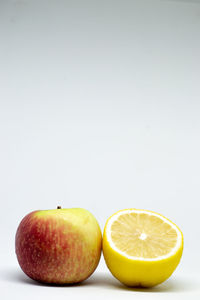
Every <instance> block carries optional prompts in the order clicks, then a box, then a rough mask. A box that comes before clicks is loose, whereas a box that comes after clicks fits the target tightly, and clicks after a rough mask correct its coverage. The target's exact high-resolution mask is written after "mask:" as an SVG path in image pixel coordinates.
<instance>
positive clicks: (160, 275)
mask: <svg viewBox="0 0 200 300" xmlns="http://www.w3.org/2000/svg"><path fill="white" fill-rule="evenodd" d="M182 251H183V235H182V232H181V230H180V229H179V228H178V227H177V226H176V225H175V224H174V223H172V222H171V221H169V220H168V219H167V218H165V217H164V216H161V215H160V214H157V213H154V212H150V211H147V210H137V209H127V210H122V211H119V212H117V213H115V214H114V215H112V216H111V217H110V218H109V219H108V221H107V222H106V225H105V228H104V234H103V254H104V258H105V261H106V264H107V266H108V268H109V269H110V271H111V273H112V274H113V275H114V276H115V277H116V278H117V279H119V280H120V281H121V282H122V283H124V284H126V285H128V286H145V287H151V286H154V285H156V284H159V283H161V282H163V281H164V280H166V279H167V278H168V277H169V276H170V275H171V274H172V273H173V271H174V270H175V269H176V267H177V265H178V263H179V261H180V258H181V256H182Z"/></svg>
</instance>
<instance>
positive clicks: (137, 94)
mask: <svg viewBox="0 0 200 300" xmlns="http://www.w3.org/2000/svg"><path fill="white" fill-rule="evenodd" d="M199 81H200V1H181V0H180V1H173V0H171V1H170V0H169V1H167V0H166V1H164V0H163V1H162V0H160V1H159V0H157V1H156V0H154V1H153V0H152V1H151V0H146V1H144V0H140V1H139V0H138V1H134V0H123V1H122V0H120V1H119V0H117V1H114V0H107V1H104V0H101V1H96V0H91V1H88V0H84V1H81V0H80V1H76V0H74V1H72V0H71V1H68V0H66V1H64V0H63V1H61V0H57V1H45V0H43V1H41V0H34V1H31V0H30V1H28V0H13V1H11V0H7V1H6V0H5V1H4V0H1V1H0V201H1V210H0V236H1V251H0V260H1V261H0V265H1V269H0V278H1V293H3V295H4V298H3V299H14V297H15V298H16V299H27V298H29V299H33V298H34V299H35V298H36V297H37V298H38V295H39V296H41V297H42V296H43V297H45V298H48V299H55V298H58V297H59V299H66V298H67V297H73V298H76V297H77V298H80V297H81V298H84V299H85V298H87V299H88V298H91V299H92V298H94V297H95V298H98V297H99V298H102V297H106V298H109V299H110V298H111V297H116V298H121V299H122V298H123V299H124V297H126V298H127V299H129V298H131V299H132V298H133V297H134V298H135V299H136V298H137V297H138V298H140V299H141V298H142V299H143V298H148V299H151V298H152V299H160V297H161V296H162V297H163V298H165V299H169V297H172V296H174V297H175V298H176V299H178V298H179V297H180V298H181V299H183V297H184V295H185V297H186V298H188V297H189V296H191V295H192V297H193V298H192V299H198V297H199V295H200V288H199V286H200V273H199V268H200V260H199V251H200V242H199V236H200V226H199V209H200V204H199V200H200V84H199V83H200V82H199ZM57 205H61V206H62V207H84V208H86V209H88V210H90V211H91V212H92V213H93V214H94V215H95V216H96V218H97V220H98V221H99V223H100V226H101V228H102V230H103V227H104V224H105V222H106V219H107V218H108V217H109V216H110V215H111V214H113V213H114V212H116V211H117V210H119V209H123V208H131V207H135V208H144V209H149V210H153V211H156V212H160V213H162V214H163V215H165V216H166V217H168V218H169V219H171V220H173V221H174V222H175V223H177V225H179V227H180V228H181V229H182V231H183V233H184V237H185V248H184V254H183V258H182V261H181V264H180V265H179V267H178V269H177V270H176V272H175V273H174V275H173V276H172V278H171V279H169V280H168V281H167V282H165V283H164V284H162V285H160V286H158V287H157V288H155V289H153V290H138V289H137V290H135V289H132V290H131V289H127V288H125V287H123V286H122V285H121V284H120V283H118V282H117V280H115V279H114V278H113V277H112V275H111V274H110V273H109V271H108V270H107V268H106V266H105V263H104V261H103V258H102V259H101V262H100V264H99V267H98V269H97V270H96V272H95V273H94V274H93V275H92V276H91V278H90V279H88V280H87V281H85V282H84V283H83V284H81V285H80V286H73V287H62V288H56V287H47V286H43V285H39V284H37V283H34V282H33V281H32V280H29V279H28V278H27V277H26V276H25V275H24V274H23V273H22V271H21V270H20V268H19V266H18V263H17V260H16V257H15V250H14V238H15V232H16V229H17V226H18V224H19V222H20V220H21V219H22V218H23V217H24V216H25V215H26V214H27V213H29V212H30V211H33V210H38V209H51V208H56V207H57ZM186 298H184V299H186Z"/></svg>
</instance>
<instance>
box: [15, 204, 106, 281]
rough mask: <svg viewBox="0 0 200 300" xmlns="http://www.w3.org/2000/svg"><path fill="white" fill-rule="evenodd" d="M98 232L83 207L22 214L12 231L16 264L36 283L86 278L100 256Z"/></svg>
mask: <svg viewBox="0 0 200 300" xmlns="http://www.w3.org/2000/svg"><path fill="white" fill-rule="evenodd" d="M101 244H102V234H101V230H100V227H99V224H98V222H97V220H96V219H95V217H94V216H93V215H92V214H91V213H90V212H89V211H87V210H86V209H83V208H68V209H62V208H61V207H60V206H58V207H57V209H51V210H38V211H33V212H31V213H29V214H28V215H26V216H25V217H24V218H23V219H22V221H21V223H20V224H19V227H18V229H17V232H16V237H15V251H16V255H17V259H18V262H19V265H20V267H21V268H22V270H23V271H24V273H25V274H26V275H28V276H29V277H30V278H32V279H35V280H37V281H40V282H46V283H54V284H71V283H77V282H81V281H82V280H84V279H86V278H88V277H89V276H90V275H91V274H92V273H93V272H94V270H95V269H96V267H97V265H98V263H99V260H100V256H101Z"/></svg>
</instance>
